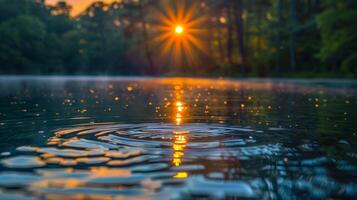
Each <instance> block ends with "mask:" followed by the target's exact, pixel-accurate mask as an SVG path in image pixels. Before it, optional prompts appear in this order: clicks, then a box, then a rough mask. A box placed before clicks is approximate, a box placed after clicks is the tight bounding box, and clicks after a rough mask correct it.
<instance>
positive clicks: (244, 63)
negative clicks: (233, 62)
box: [235, 0, 248, 75]
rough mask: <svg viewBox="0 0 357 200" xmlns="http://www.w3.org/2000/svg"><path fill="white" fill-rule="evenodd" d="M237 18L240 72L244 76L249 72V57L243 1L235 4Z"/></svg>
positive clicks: (239, 0) (238, 0)
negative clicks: (245, 40)
mask: <svg viewBox="0 0 357 200" xmlns="http://www.w3.org/2000/svg"><path fill="white" fill-rule="evenodd" d="M235 5H236V6H235V10H236V12H235V18H236V23H235V24H236V26H237V27H236V30H237V38H238V50H239V54H240V71H241V73H242V75H244V73H245V72H246V70H247V66H248V65H247V55H246V49H245V45H244V35H243V33H244V31H243V30H244V23H243V1H242V0H237V1H236V4H235Z"/></svg>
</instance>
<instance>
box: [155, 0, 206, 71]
mask: <svg viewBox="0 0 357 200" xmlns="http://www.w3.org/2000/svg"><path fill="white" fill-rule="evenodd" d="M192 2H193V3H192ZM199 2H200V1H190V3H188V1H186V0H169V1H168V0H164V1H162V2H161V6H160V7H159V9H158V10H159V12H158V18H157V19H158V23H157V27H156V30H157V31H158V32H157V34H156V35H157V36H156V37H154V40H153V41H154V42H155V43H156V44H157V45H158V47H159V48H158V49H159V52H160V57H161V58H162V59H161V60H166V61H167V64H168V65H169V66H173V67H185V66H192V65H195V64H197V63H198V62H199V57H200V56H199V55H200V54H202V53H207V52H206V49H207V48H205V45H204V44H205V43H204V42H203V38H204V35H205V32H206V31H205V28H203V25H204V22H205V20H206V17H205V16H204V14H203V13H202V12H200V9H202V8H201V7H202V4H201V3H199Z"/></svg>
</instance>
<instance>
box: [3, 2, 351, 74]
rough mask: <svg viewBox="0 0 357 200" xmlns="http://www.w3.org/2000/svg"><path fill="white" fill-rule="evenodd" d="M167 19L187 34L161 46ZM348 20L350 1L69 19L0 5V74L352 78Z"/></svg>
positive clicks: (152, 8)
mask: <svg viewBox="0 0 357 200" xmlns="http://www.w3.org/2000/svg"><path fill="white" fill-rule="evenodd" d="M170 11H173V12H171V13H170ZM181 11H182V13H181ZM173 13H174V16H175V15H176V16H177V18H178V19H179V18H180V15H183V17H181V18H182V19H186V18H187V19H189V20H188V23H191V21H192V23H191V24H194V25H192V27H190V28H191V29H192V35H191V36H192V38H188V39H187V41H186V43H182V44H176V43H175V42H173V44H172V45H171V46H169V45H168V43H170V38H166V40H161V39H162V37H161V35H165V34H167V33H165V31H162V30H165V29H164V28H162V27H163V26H165V25H166V26H167V24H165V23H163V22H165V19H164V18H165V17H166V18H167V19H170V20H171V21H175V19H172V18H173V16H172V14H173ZM187 19H186V20H187ZM355 19H357V1H354V0H219V1H218V0H192V1H188V0H187V1H184V0H162V1H159V0H118V1H114V2H113V3H110V4H106V3H103V2H101V1H98V2H95V3H93V4H92V5H91V6H89V7H88V8H87V9H86V10H85V11H83V13H81V14H80V15H79V16H75V17H73V16H71V6H70V5H68V4H67V3H65V1H62V2H59V3H58V4H57V5H55V6H50V5H47V4H46V2H45V1H44V0H0V73H2V74H107V75H121V74H122V75H142V74H152V75H170V74H173V75H216V76H225V75H229V76H296V75H302V76H310V75H312V76H324V75H327V76H341V77H356V76H357V30H356V29H357V26H356V25H355V23H354V22H355ZM175 45H176V46H175ZM177 45H179V47H177ZM179 48H182V49H179ZM178 55H179V56H178Z"/></svg>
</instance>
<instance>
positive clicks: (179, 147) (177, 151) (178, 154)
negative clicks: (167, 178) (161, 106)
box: [172, 85, 190, 179]
mask: <svg viewBox="0 0 357 200" xmlns="http://www.w3.org/2000/svg"><path fill="white" fill-rule="evenodd" d="M174 91H175V96H176V102H175V104H174V105H175V108H174V116H175V123H176V125H177V126H181V125H182V123H183V117H184V113H185V111H186V110H187V107H186V106H185V103H184V102H183V101H182V95H183V94H184V91H183V90H182V89H181V86H177V85H176V86H175V87H174ZM172 133H173V136H174V137H173V139H174V141H173V145H172V149H173V155H172V164H173V165H174V166H175V167H178V166H180V165H181V164H182V157H183V156H184V155H185V152H184V151H185V148H186V144H187V142H188V136H187V135H188V134H189V133H190V132H189V131H186V130H179V131H178V130H177V131H173V132H172ZM187 177H188V173H187V172H184V171H180V172H178V173H177V174H176V175H175V176H174V178H177V179H183V178H187Z"/></svg>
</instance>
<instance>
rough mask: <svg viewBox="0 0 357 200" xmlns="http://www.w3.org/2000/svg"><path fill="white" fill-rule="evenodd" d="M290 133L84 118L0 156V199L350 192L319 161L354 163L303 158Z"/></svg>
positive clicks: (353, 187)
mask: <svg viewBox="0 0 357 200" xmlns="http://www.w3.org/2000/svg"><path fill="white" fill-rule="evenodd" d="M294 136H295V134H294V133H293V132H292V131H291V130H290V131H286V130H284V129H280V128H270V129H267V130H255V129H253V128H249V127H239V126H229V125H218V124H184V125H180V126H176V125H173V124H165V123H164V124H161V123H147V124H89V125H81V126H76V127H71V128H67V129H61V130H58V131H56V132H55V133H54V134H53V136H52V137H51V138H50V139H49V140H48V143H47V144H46V145H45V146H42V147H33V146H21V147H18V148H17V150H18V153H17V155H14V156H7V157H6V158H4V159H2V160H1V163H2V165H3V167H5V168H6V169H7V170H8V172H3V173H1V174H0V187H1V188H2V190H1V192H0V198H1V197H4V198H20V199H21V198H22V197H23V198H24V199H26V198H29V199H37V198H40V199H42V198H45V199H62V198H66V199H76V198H77V199H78V198H79V199H104V198H105V199H119V198H124V197H125V199H148V198H149V199H189V198H195V197H199V198H201V197H203V198H213V199H224V198H226V197H232V196H233V197H238V198H257V199H275V198H284V197H294V196H295V197H297V196H298V195H299V192H307V193H309V195H310V196H312V197H315V198H324V197H327V196H329V194H330V193H331V194H332V193H333V194H339V195H340V196H341V197H352V196H353V195H356V194H355V191H357V190H356V184H355V183H342V182H341V183H336V182H334V181H332V180H331V178H330V177H329V176H328V173H329V172H328V169H326V168H322V167H321V165H326V164H334V165H343V166H344V168H343V169H342V170H344V171H348V170H350V171H351V170H352V171H353V170H356V169H354V168H353V166H350V167H352V168H353V169H351V168H348V164H347V163H346V162H345V163H343V162H342V161H339V162H337V161H334V160H329V159H327V158H324V157H319V158H314V157H313V158H311V159H305V160H303V161H301V160H300V155H302V154H304V153H306V151H307V150H301V149H302V148H300V149H299V148H293V147H290V145H289V143H288V141H291V140H292V138H294ZM293 146H296V145H293ZM305 157H306V156H305ZM341 162H342V163H341ZM251 166H254V167H251ZM346 167H347V168H346ZM13 169H16V170H18V169H22V171H23V172H20V171H17V172H11V170H13ZM26 169H28V170H26ZM293 174H298V175H299V176H298V177H294V176H293ZM312 174H314V175H316V176H312ZM277 175H279V176H277ZM20 177H21V178H20ZM5 180H6V181H5ZM293 180H294V181H293ZM19 191H21V193H18V192H19ZM217 191H219V192H217ZM329 192H330V193H329ZM272 194H274V195H276V194H278V195H279V197H278V196H270V195H272ZM19 195H20V196H19ZM21 195H22V196H21Z"/></svg>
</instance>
